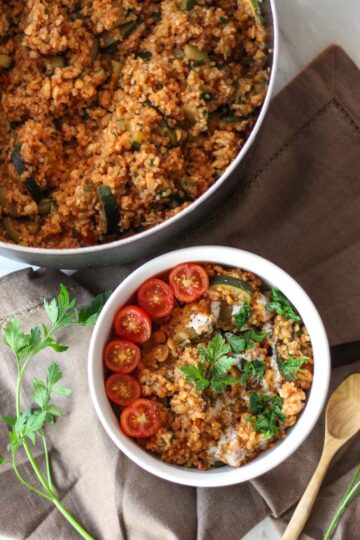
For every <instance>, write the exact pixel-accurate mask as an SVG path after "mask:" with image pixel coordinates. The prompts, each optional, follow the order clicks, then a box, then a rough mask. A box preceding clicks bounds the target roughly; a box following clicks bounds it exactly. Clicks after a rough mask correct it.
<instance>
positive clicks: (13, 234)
mask: <svg viewBox="0 0 360 540" xmlns="http://www.w3.org/2000/svg"><path fill="white" fill-rule="evenodd" d="M2 224H3V227H4V229H5V231H6V234H7V235H8V237H9V238H10V240H12V241H13V242H15V244H19V242H20V241H21V235H20V232H19V229H18V225H24V226H25V227H26V228H27V229H28V230H29V232H30V233H31V234H36V233H37V232H39V229H40V225H39V223H36V222H35V221H32V220H31V219H21V220H20V219H13V218H11V217H4V218H3V220H2Z"/></svg>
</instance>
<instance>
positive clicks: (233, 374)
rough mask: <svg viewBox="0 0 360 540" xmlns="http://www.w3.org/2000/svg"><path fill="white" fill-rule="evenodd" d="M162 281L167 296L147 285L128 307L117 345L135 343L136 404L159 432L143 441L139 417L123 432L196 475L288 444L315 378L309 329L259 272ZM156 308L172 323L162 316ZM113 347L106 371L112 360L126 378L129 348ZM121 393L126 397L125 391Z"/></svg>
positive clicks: (180, 271) (176, 273)
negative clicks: (147, 409) (130, 313)
mask: <svg viewBox="0 0 360 540" xmlns="http://www.w3.org/2000/svg"><path fill="white" fill-rule="evenodd" d="M186 267H187V270H186ZM199 267H200V269H201V271H202V272H204V275H205V277H202V276H201V274H200V271H199V270H198V269H199ZM184 268H185V270H184ZM196 268H197V270H196ZM189 269H190V270H189ZM186 272H187V274H186ZM195 272H197V274H196V275H195ZM161 279H162V280H164V281H163V283H164V285H163V287H162V289H161V284H160V283H157V285H156V283H155V282H160V280H159V279H156V280H149V281H148V282H146V283H145V284H143V285H142V286H141V287H140V289H139V291H138V296H137V298H138V306H125V307H124V308H121V309H120V310H119V312H118V314H117V315H116V317H115V333H116V334H117V336H118V337H120V338H122V339H124V338H125V339H129V340H130V341H131V340H132V339H134V341H135V342H136V343H137V344H138V345H134V344H132V345H131V347H135V348H136V350H137V352H136V354H133V352H130V349H128V351H127V361H128V363H127V366H129V362H130V363H131V362H132V366H131V368H130V369H132V370H133V373H132V375H133V376H132V377H131V379H133V380H134V381H136V395H135V396H134V399H136V398H138V397H139V392H140V391H141V396H142V397H141V399H140V400H139V399H137V401H138V402H139V403H140V402H141V403H140V405H141V404H142V405H144V403H145V402H148V404H151V405H152V407H153V408H154V410H153V411H152V412H153V414H154V415H155V412H156V411H157V414H158V419H157V420H156V422H155V423H154V424H153V431H148V432H145V433H141V432H137V431H136V429H137V421H138V420H137V418H136V415H135V416H134V418H133V420H132V422H133V424H132V426H129V425H127V424H126V422H125V423H124V422H123V421H122V422H121V427H122V429H123V431H125V433H126V434H128V435H130V436H133V437H135V438H136V437H137V440H138V442H139V444H141V446H142V447H143V448H145V449H146V450H148V451H150V452H152V453H154V454H156V455H158V456H159V457H160V459H162V460H163V461H165V462H168V463H172V464H176V465H182V466H185V467H196V468H198V469H200V470H208V469H209V468H211V467H216V466H222V465H225V464H227V465H230V466H232V467H239V466H241V465H243V464H244V463H246V462H248V461H249V460H252V459H254V458H255V457H256V456H257V455H258V454H259V453H260V452H262V451H264V450H267V449H268V448H271V447H272V446H273V445H274V444H275V443H276V442H277V441H278V440H279V439H282V438H284V437H286V433H287V429H288V428H289V427H291V426H293V425H294V424H295V423H296V421H297V418H298V416H299V414H300V413H301V411H302V409H303V407H304V405H305V401H306V398H307V392H308V390H309V389H310V387H311V384H312V379H313V353H312V347H311V342H310V338H309V334H308V332H307V329H306V328H305V326H304V323H303V321H302V320H301V318H300V316H299V315H298V313H297V312H296V311H295V310H294V308H293V307H292V306H291V304H290V303H289V301H288V300H287V299H286V298H285V297H284V296H283V295H282V293H281V292H280V291H277V290H274V289H269V288H268V287H266V286H265V285H264V283H263V282H262V281H261V280H260V279H259V278H258V277H257V276H256V275H255V274H253V273H250V272H246V271H243V270H241V269H238V268H224V267H222V266H219V265H214V264H201V265H200V264H193V263H189V264H185V265H180V266H179V267H176V268H175V269H174V270H173V271H171V272H170V276H168V275H165V276H161ZM194 283H196V287H198V291H197V293H196V287H195V285H194ZM159 286H160V288H159ZM166 287H169V288H170V289H172V291H173V292H174V293H175V299H174V294H173V292H172V293H171V294H168V293H167V292H166ZM181 287H182V289H181ZM191 287H193V290H192V291H190V292H191V294H190V293H189V290H190V289H191ZM145 289H146V291H145ZM145 293H146V294H145ZM186 294H188V295H189V296H188V298H187V299H186V298H185V295H186ZM195 296H196V298H195ZM179 297H180V300H179ZM160 307H161V309H162V310H164V309H165V312H166V315H165V316H161V317H156V310H157V309H160ZM127 310H137V311H138V315H137V316H141V312H142V316H143V317H145V318H147V319H146V321H145V319H141V317H140V318H139V319H138V320H137V321H136V320H135V319H136V317H135V318H133V319H129V318H128V319H127V320H126V322H125V318H126V316H125V312H126V311H127ZM146 311H147V313H148V314H149V313H152V315H151V319H152V321H151V322H149V321H150V317H149V315H147V314H146ZM140 320H141V321H142V322H141V324H142V325H143V326H142V327H141V328H140V327H139V328H140V329H139V328H138V332H139V333H138V334H136V332H135V330H136V324H137V323H138V322H139V321H140ZM134 332H135V333H134ZM149 336H150V337H149ZM109 343H110V344H112V345H107V348H106V349H105V357H104V361H105V363H106V365H107V366H109V363H108V362H109V358H110V362H111V363H112V364H111V365H110V369H111V370H112V371H118V372H120V375H119V377H120V378H121V377H122V375H121V372H122V369H121V364H123V366H124V365H125V364H124V359H125V358H126V354H125V353H124V347H122V348H119V350H118V352H117V353H116V351H115V349H114V347H115V348H116V345H115V343H116V340H114V341H110V342H109ZM118 343H119V346H120V344H121V343H122V342H121V340H120V341H118ZM123 343H127V345H126V347H129V345H128V342H123ZM109 346H110V347H112V354H111V355H109V358H106V356H107V355H108V352H109ZM106 351H107V352H106ZM140 351H141V353H140ZM117 368H118V369H117ZM123 372H124V373H125V371H123ZM126 372H127V373H128V372H129V369H127V371H126ZM134 375H135V376H134ZM126 377H128V375H127V376H126ZM115 379H116V376H115ZM138 383H140V386H138ZM117 390H118V391H119V392H120V394H119V395H121V393H122V392H125V394H124V395H122V396H121V399H124V398H126V399H128V398H129V395H128V394H127V393H126V391H125V390H124V387H121V385H120V386H117ZM108 395H109V394H108ZM109 397H110V399H112V400H113V401H116V397H115V399H114V398H113V396H110V395H109ZM137 401H135V403H137ZM117 403H118V404H120V405H122V403H121V401H120V402H119V401H117ZM131 408H132V405H131V404H130V405H129V406H128V407H125V409H123V412H122V413H121V418H122V416H123V413H124V411H128V412H129V414H130V413H131ZM116 412H117V411H116ZM128 412H126V414H127V415H128ZM138 425H141V420H139V424H138ZM132 428H134V429H132Z"/></svg>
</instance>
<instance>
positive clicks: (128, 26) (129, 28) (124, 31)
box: [120, 21, 139, 39]
mask: <svg viewBox="0 0 360 540" xmlns="http://www.w3.org/2000/svg"><path fill="white" fill-rule="evenodd" d="M138 26H139V23H138V21H130V22H128V23H125V24H122V25H121V26H120V32H121V35H122V38H123V39H126V38H127V37H129V36H130V34H132V33H133V32H134V31H135V30H136V29H137V27H138Z"/></svg>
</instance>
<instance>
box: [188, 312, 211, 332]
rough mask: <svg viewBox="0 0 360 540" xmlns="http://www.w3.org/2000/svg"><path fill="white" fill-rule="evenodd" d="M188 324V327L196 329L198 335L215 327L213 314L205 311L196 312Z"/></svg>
mask: <svg viewBox="0 0 360 540" xmlns="http://www.w3.org/2000/svg"><path fill="white" fill-rule="evenodd" d="M186 326H187V328H191V329H192V330H195V332H196V333H197V334H198V335H200V334H207V333H209V332H211V331H212V329H213V325H212V319H211V316H210V315H206V314H204V313H195V314H194V315H192V317H191V319H190V321H189V323H188V324H187V325H186Z"/></svg>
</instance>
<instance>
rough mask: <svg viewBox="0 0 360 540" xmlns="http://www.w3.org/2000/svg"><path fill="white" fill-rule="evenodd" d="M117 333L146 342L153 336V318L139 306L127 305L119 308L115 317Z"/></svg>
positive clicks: (132, 339) (124, 337)
mask: <svg viewBox="0 0 360 540" xmlns="http://www.w3.org/2000/svg"><path fill="white" fill-rule="evenodd" d="M114 328H115V333H116V334H117V335H118V336H119V337H120V338H123V339H125V340H128V341H133V342H134V343H140V344H142V343H145V341H148V339H150V337H151V319H150V317H149V315H148V314H147V313H146V311H144V310H143V309H141V308H139V307H138V306H125V307H122V308H121V309H119V311H118V312H117V313H116V315H115V319H114Z"/></svg>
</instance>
